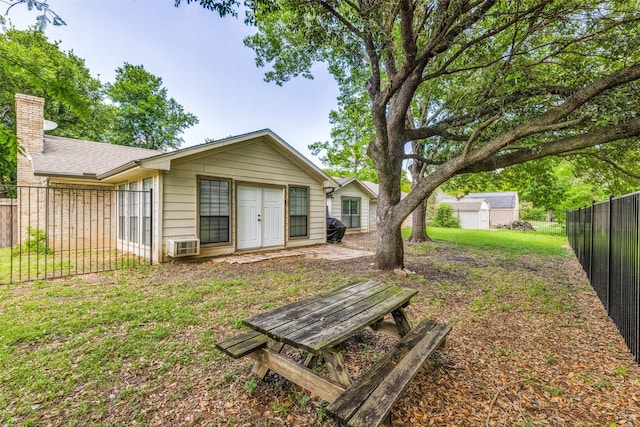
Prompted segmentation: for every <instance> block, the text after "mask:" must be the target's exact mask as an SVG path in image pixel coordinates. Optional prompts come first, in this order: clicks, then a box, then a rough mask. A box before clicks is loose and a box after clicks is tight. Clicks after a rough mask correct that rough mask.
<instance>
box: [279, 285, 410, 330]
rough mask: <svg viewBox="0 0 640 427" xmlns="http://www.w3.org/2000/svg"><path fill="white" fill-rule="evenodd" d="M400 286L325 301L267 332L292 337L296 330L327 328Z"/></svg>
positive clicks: (376, 302)
mask: <svg viewBox="0 0 640 427" xmlns="http://www.w3.org/2000/svg"><path fill="white" fill-rule="evenodd" d="M399 289H400V288H398V287H396V286H392V285H384V286H377V287H376V288H374V289H371V290H367V291H362V292H359V293H357V294H354V295H350V296H348V297H346V298H340V299H339V300H338V301H327V305H326V306H325V307H323V308H321V309H319V310H317V311H314V312H310V313H308V314H306V315H304V316H302V317H300V318H299V319H296V320H295V321H294V320H292V321H291V322H289V323H287V324H285V325H281V326H280V327H277V328H274V329H271V330H269V331H268V332H269V333H272V334H275V335H278V336H286V337H293V336H296V333H297V332H301V331H303V330H304V331H306V330H309V329H310V328H314V327H319V328H327V327H331V325H333V324H337V323H340V322H342V321H344V320H345V319H348V318H349V317H351V316H353V314H354V313H359V312H361V311H364V310H367V309H369V308H371V307H376V306H377V305H379V304H380V303H382V302H383V301H384V300H385V299H387V298H390V297H393V296H394V295H395V294H397V293H398V291H399Z"/></svg>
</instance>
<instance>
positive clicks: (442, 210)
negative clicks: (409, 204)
mask: <svg viewBox="0 0 640 427" xmlns="http://www.w3.org/2000/svg"><path fill="white" fill-rule="evenodd" d="M433 225H435V226H436V227H442V228H460V220H459V219H458V218H456V217H455V216H454V215H453V208H452V207H451V205H449V204H446V203H440V204H439V205H438V207H437V208H436V216H435V218H434V219H433Z"/></svg>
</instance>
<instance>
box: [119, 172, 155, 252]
mask: <svg viewBox="0 0 640 427" xmlns="http://www.w3.org/2000/svg"><path fill="white" fill-rule="evenodd" d="M152 188H153V178H145V179H143V180H141V181H132V182H129V183H127V184H120V185H118V195H117V211H118V239H120V240H123V241H125V242H129V243H142V244H143V245H145V246H149V244H150V243H151V209H152V208H151V192H150V190H151V189H152Z"/></svg>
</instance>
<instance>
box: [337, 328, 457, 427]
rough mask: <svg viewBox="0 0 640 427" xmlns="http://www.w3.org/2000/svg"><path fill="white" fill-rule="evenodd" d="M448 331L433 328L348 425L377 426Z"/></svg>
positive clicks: (381, 383) (387, 377)
mask: <svg viewBox="0 0 640 427" xmlns="http://www.w3.org/2000/svg"><path fill="white" fill-rule="evenodd" d="M450 330H451V328H450V327H448V326H446V325H436V326H434V327H433V328H432V329H431V330H430V331H429V332H428V333H427V335H426V336H425V337H424V338H423V339H422V340H420V342H419V343H418V344H416V346H415V347H413V348H412V349H411V350H410V351H409V352H408V353H407V355H406V356H405V357H404V358H403V359H402V360H400V361H399V362H398V364H397V365H396V366H395V368H393V370H392V371H391V372H390V373H389V374H388V375H387V376H386V377H385V378H384V379H383V380H382V382H380V384H379V385H378V386H377V387H376V388H375V390H374V391H373V392H372V393H371V394H370V395H369V398H368V399H367V400H366V401H365V402H364V403H363V405H362V406H361V407H360V408H359V409H358V411H357V412H356V413H355V414H354V415H353V417H351V419H350V420H349V426H352V427H370V426H377V425H379V424H380V423H381V422H382V421H383V420H384V419H385V417H386V416H387V415H388V414H389V411H390V410H391V407H392V406H393V404H394V403H395V401H396V400H397V399H398V397H399V396H400V394H401V393H402V391H403V390H404V389H405V387H406V386H407V384H408V383H409V381H411V380H412V379H413V377H414V376H415V375H416V373H417V372H418V371H419V370H420V369H421V367H422V365H423V364H424V362H425V361H426V360H427V359H428V358H429V356H430V355H431V354H433V352H434V351H436V350H437V349H438V347H440V345H441V344H442V342H443V341H444V339H445V337H446V336H447V334H448V333H449V331H450Z"/></svg>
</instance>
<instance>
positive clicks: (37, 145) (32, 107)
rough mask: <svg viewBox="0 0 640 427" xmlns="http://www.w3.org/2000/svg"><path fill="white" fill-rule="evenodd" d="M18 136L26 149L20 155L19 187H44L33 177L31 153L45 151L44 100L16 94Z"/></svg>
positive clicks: (38, 179) (39, 180)
mask: <svg viewBox="0 0 640 427" xmlns="http://www.w3.org/2000/svg"><path fill="white" fill-rule="evenodd" d="M16 136H17V137H18V142H19V143H20V145H21V146H22V148H23V149H24V154H19V155H18V185H42V180H41V179H40V178H37V177H35V176H34V175H33V167H32V165H31V155H30V153H42V152H43V151H44V99H42V98H38V97H37V96H31V95H24V94H21V93H16Z"/></svg>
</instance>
